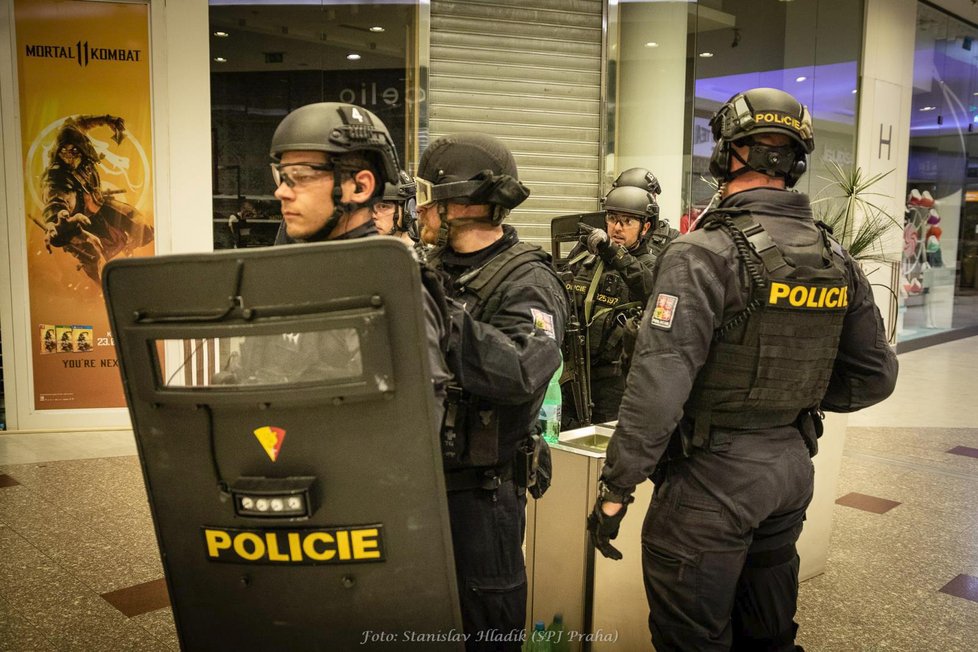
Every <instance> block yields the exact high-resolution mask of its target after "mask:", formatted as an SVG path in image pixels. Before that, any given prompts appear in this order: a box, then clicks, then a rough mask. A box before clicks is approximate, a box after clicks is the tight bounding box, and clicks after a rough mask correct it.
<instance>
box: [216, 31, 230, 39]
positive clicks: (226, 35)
mask: <svg viewBox="0 0 978 652" xmlns="http://www.w3.org/2000/svg"><path fill="white" fill-rule="evenodd" d="M214 36H216V37H217V38H227V37H229V36H231V35H230V34H228V33H227V32H214Z"/></svg>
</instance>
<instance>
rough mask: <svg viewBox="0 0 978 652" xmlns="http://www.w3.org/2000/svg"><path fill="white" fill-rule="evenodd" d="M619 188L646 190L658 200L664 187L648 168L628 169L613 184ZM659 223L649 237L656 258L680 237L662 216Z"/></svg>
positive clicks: (650, 247)
mask: <svg viewBox="0 0 978 652" xmlns="http://www.w3.org/2000/svg"><path fill="white" fill-rule="evenodd" d="M619 186H634V187H635V188H644V189H645V190H647V191H648V192H650V193H652V196H653V197H655V198H656V199H658V198H659V195H660V194H662V185H661V184H660V183H659V180H658V179H657V178H656V176H655V175H654V174H652V171H651V170H647V169H646V168H628V169H627V170H625V171H624V172H622V173H621V174H619V175H618V178H617V179H615V182H614V183H613V184H611V187H612V188H617V187H619ZM658 222H659V223H658V225H657V226H656V227H655V228H653V229H652V230H651V231H649V234H648V236H647V239H648V247H649V251H651V252H652V254H653V255H654V256H658V255H659V254H661V253H662V250H663V249H665V248H666V245H667V244H669V243H670V242H672V241H673V240H675V239H676V238H677V237H679V231H677V230H676V229H674V228H672V227H671V226H670V225H669V220H667V219H664V218H663V217H661V216H660V217H659V221H658Z"/></svg>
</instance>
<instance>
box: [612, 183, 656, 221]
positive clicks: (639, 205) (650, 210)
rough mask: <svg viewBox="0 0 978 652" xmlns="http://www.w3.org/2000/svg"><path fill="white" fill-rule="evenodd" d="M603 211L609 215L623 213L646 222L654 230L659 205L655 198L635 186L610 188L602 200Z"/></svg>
mask: <svg viewBox="0 0 978 652" xmlns="http://www.w3.org/2000/svg"><path fill="white" fill-rule="evenodd" d="M604 209H605V210H606V211H608V212H610V213H624V214H626V215H632V216H634V217H637V218H639V219H640V220H642V222H648V223H649V224H651V225H652V226H651V227H649V230H650V231H652V230H655V228H656V226H657V225H658V222H659V205H658V204H657V203H656V201H655V196H654V195H653V194H652V193H651V192H648V191H647V190H643V189H642V188H636V187H635V186H620V187H618V188H612V189H611V192H609V193H608V194H607V195H606V196H605V198H604Z"/></svg>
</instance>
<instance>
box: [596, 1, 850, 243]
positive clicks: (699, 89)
mask: <svg viewBox="0 0 978 652" xmlns="http://www.w3.org/2000/svg"><path fill="white" fill-rule="evenodd" d="M619 6H620V9H619V12H618V16H617V17H616V16H614V15H613V16H612V18H617V20H618V22H619V23H620V26H616V23H615V22H614V21H612V22H611V23H610V24H611V25H612V28H613V29H615V32H614V33H613V34H612V38H611V39H610V41H611V45H610V47H609V54H608V56H609V77H610V79H609V88H614V90H615V93H614V95H612V97H615V98H617V105H616V106H614V107H613V113H612V115H611V116H609V119H608V121H607V122H608V124H609V130H613V133H612V134H610V135H609V139H608V140H609V142H610V143H613V144H614V152H613V153H614V154H615V158H614V163H613V166H614V168H615V169H614V170H613V171H612V170H611V169H610V168H611V167H612V166H606V167H608V168H609V173H610V174H609V175H607V176H609V177H610V178H614V177H613V176H612V175H613V174H614V173H617V172H619V171H621V170H624V169H627V168H629V167H633V166H643V167H648V168H649V169H651V170H652V171H653V172H654V173H655V174H656V175H658V176H659V177H660V181H661V182H662V187H663V193H662V195H661V196H660V200H659V203H660V207H661V209H662V215H663V216H664V217H666V218H667V219H668V220H669V221H670V223H671V225H672V226H674V227H677V228H680V229H681V228H682V226H683V225H684V224H686V223H688V221H689V220H690V218H691V217H695V215H697V214H698V212H699V211H701V210H702V209H703V208H704V207H705V206H706V205H707V203H708V202H709V200H710V198H711V196H712V195H713V193H714V188H713V187H712V186H711V185H710V183H709V182H710V181H712V176H711V175H710V173H709V169H708V168H709V161H710V155H711V153H712V151H713V138H712V135H711V133H710V129H709V126H708V124H709V120H710V117H711V116H712V115H713V113H714V112H715V111H716V110H717V108H719V107H720V105H721V104H722V103H723V102H725V101H726V100H727V99H728V98H730V97H731V96H732V95H734V94H736V93H738V92H740V91H743V90H747V89H749V88H754V87H759V86H768V87H774V88H780V89H783V90H785V91H788V92H790V93H791V94H792V95H794V96H795V97H797V98H798V100H799V101H801V102H802V103H803V104H805V105H807V106H808V107H809V110H810V111H811V113H812V116H813V119H814V122H815V143H816V149H815V152H814V153H813V154H812V156H811V157H810V162H809V170H808V173H807V174H805V175H804V177H802V180H801V181H800V183H799V184H798V188H799V189H800V190H801V191H803V192H807V193H809V194H810V195H813V196H814V195H817V194H818V193H819V191H820V189H821V188H822V186H824V185H825V184H826V183H827V181H826V180H825V179H823V177H828V176H830V175H829V174H828V171H827V166H829V165H830V164H831V163H833V162H835V163H838V164H840V165H841V166H843V167H844V168H849V167H851V166H852V165H853V163H854V160H855V157H854V151H855V134H856V105H857V97H858V96H857V92H858V62H859V55H860V51H861V47H862V25H863V3H862V2H853V1H852V0H794V1H791V0H787V1H783V2H772V1H771V0H700V2H692V3H691V2H680V1H669V0H665V1H659V0H638V1H635V2H630V1H622V2H621V3H619ZM616 35H617V39H616V38H614V37H615V36H616Z"/></svg>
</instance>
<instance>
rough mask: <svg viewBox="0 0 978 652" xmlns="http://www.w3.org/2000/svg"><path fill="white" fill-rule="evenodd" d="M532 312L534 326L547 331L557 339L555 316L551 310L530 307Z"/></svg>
mask: <svg viewBox="0 0 978 652" xmlns="http://www.w3.org/2000/svg"><path fill="white" fill-rule="evenodd" d="M530 314H532V315H533V327H534V328H536V329H537V330H541V331H543V332H544V333H546V334H547V335H548V336H549V337H550V339H552V340H555V339H557V333H556V331H555V330H554V316H553V315H551V314H550V313H549V312H544V311H542V310H537V309H536V308H530Z"/></svg>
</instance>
